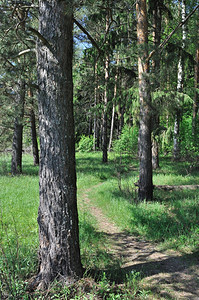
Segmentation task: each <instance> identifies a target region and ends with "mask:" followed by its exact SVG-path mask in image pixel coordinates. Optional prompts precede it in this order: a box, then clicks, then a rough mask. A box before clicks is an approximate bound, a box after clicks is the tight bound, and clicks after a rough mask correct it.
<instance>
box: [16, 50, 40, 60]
mask: <svg viewBox="0 0 199 300" xmlns="http://www.w3.org/2000/svg"><path fill="white" fill-rule="evenodd" d="M30 52H35V53H36V49H35V48H32V49H26V50H23V51H21V52H19V53H18V54H17V55H16V56H14V57H13V59H14V58H17V57H20V56H22V55H25V54H27V53H30Z"/></svg>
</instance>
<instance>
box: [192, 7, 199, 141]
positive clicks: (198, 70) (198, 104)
mask: <svg viewBox="0 0 199 300" xmlns="http://www.w3.org/2000/svg"><path fill="white" fill-rule="evenodd" d="M197 23H198V38H197V47H196V64H195V76H194V81H195V94H194V103H193V121H192V124H193V125H192V134H193V137H194V141H195V138H196V134H197V128H198V127H197V125H198V124H199V115H198V112H199V91H198V89H199V10H198V22H197Z"/></svg>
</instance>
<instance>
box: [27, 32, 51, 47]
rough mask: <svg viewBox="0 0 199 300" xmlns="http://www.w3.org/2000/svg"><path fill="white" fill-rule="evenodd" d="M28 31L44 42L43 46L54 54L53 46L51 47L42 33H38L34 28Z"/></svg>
mask: <svg viewBox="0 0 199 300" xmlns="http://www.w3.org/2000/svg"><path fill="white" fill-rule="evenodd" d="M28 30H30V31H31V32H32V33H34V34H35V35H36V36H37V37H38V39H39V40H40V41H42V42H43V44H44V45H45V46H46V47H47V48H48V49H49V50H50V51H52V52H53V49H52V47H51V45H50V44H49V42H48V41H47V40H46V39H45V37H44V36H43V35H42V34H41V33H39V31H37V30H36V29H34V28H32V27H28Z"/></svg>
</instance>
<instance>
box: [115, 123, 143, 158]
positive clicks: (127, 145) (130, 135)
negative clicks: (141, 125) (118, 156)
mask: <svg viewBox="0 0 199 300" xmlns="http://www.w3.org/2000/svg"><path fill="white" fill-rule="evenodd" d="M137 146H138V128H137V127H135V126H134V127H129V126H127V125H125V126H124V128H123V129H122V133H121V135H120V138H119V140H117V141H115V142H114V144H113V150H114V151H116V152H127V153H133V152H134V153H137Z"/></svg>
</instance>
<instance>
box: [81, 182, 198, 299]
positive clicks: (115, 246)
mask: <svg viewBox="0 0 199 300" xmlns="http://www.w3.org/2000/svg"><path fill="white" fill-rule="evenodd" d="M98 186H99V185H98ZM93 188H95V187H92V188H90V189H88V190H86V191H85V192H84V194H83V199H84V200H83V202H84V205H85V207H86V208H87V209H89V211H90V213H91V214H92V215H93V216H94V217H95V218H96V220H97V222H98V228H99V230H100V231H102V232H104V233H106V234H107V235H108V236H109V239H110V242H111V245H112V246H111V247H112V249H111V250H112V251H113V252H114V254H115V255H116V256H117V257H118V258H119V259H121V260H122V269H123V270H125V271H126V272H128V271H141V273H142V274H143V281H142V282H143V286H144V287H146V288H147V287H149V289H150V290H151V291H152V292H153V296H152V297H151V298H148V299H190V300H199V259H197V258H195V261H194V265H193V264H191V262H193V259H194V257H193V255H192V254H190V255H185V256H183V255H182V254H180V253H177V252H175V251H158V250H157V247H156V245H155V244H153V243H151V242H148V241H145V240H143V239H140V238H139V237H135V236H132V235H129V234H126V233H124V232H122V231H121V230H120V229H119V228H118V227H117V226H116V225H115V224H114V223H112V222H111V221H110V220H108V219H107V218H106V217H105V216H104V214H103V213H102V211H101V210H100V209H99V208H98V207H96V206H94V205H93V204H91V199H90V198H89V192H90V191H91V190H92V189H93Z"/></svg>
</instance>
